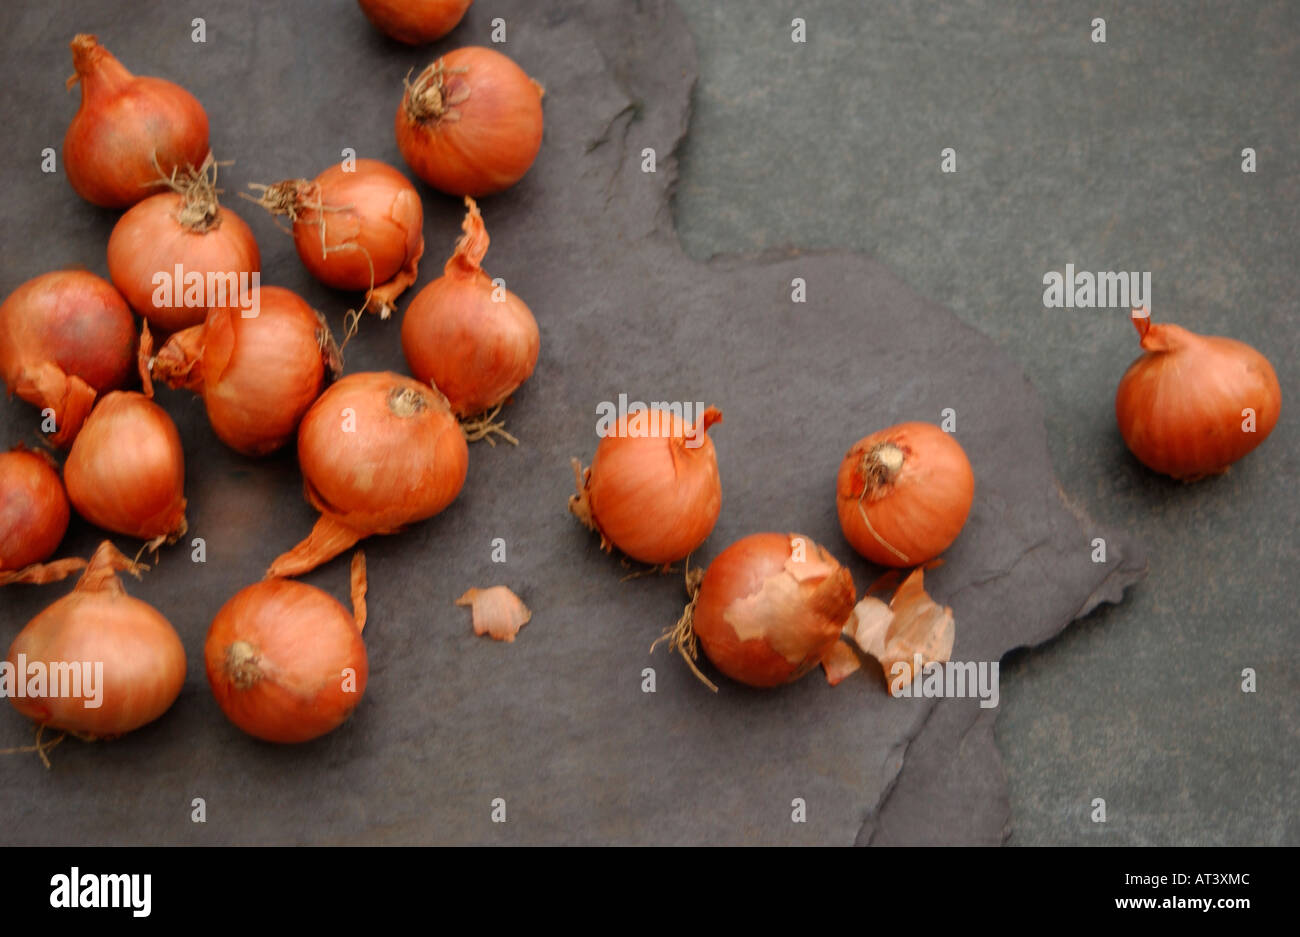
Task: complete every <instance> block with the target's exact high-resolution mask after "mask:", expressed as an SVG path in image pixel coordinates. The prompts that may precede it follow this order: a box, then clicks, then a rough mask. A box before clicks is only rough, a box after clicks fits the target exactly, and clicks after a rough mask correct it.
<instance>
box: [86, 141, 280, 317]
mask: <svg viewBox="0 0 1300 937" xmlns="http://www.w3.org/2000/svg"><path fill="white" fill-rule="evenodd" d="M165 182H166V184H167V186H168V188H170V189H171V191H170V192H160V193H159V194H157V195H151V196H149V197H148V198H146V199H145V200H144V201H142V202H137V203H136V204H135V205H133V206H132V207H131V208H130V209H129V210H128V211H127V212H126V213H125V214H124V215H122V217H121V218H119V219H118V222H117V224H116V225H115V226H114V227H113V233H112V234H111V235H109V238H108V275H109V277H110V278H111V279H112V281H113V285H114V286H116V287H117V288H118V289H119V290H121V291H122V295H123V296H125V297H126V301H127V302H129V303H130V304H131V308H132V309H134V310H135V311H136V312H138V313H140V315H142V316H144V317H145V318H146V319H148V320H149V322H150V324H151V325H153V327H154V328H156V329H158V330H160V331H163V332H174V331H176V330H177V329H184V328H188V327H190V326H193V325H198V324H199V323H201V322H202V321H203V319H204V316H206V315H207V311H208V309H209V308H211V306H217V305H221V304H222V301H223V298H224V299H225V301H228V302H230V303H231V304H234V303H236V302H238V300H239V295H240V291H241V290H243V289H245V287H246V286H247V285H248V284H251V283H252V274H254V273H260V272H261V269H262V255H261V253H260V252H259V251H258V249H257V240H256V239H255V238H254V237H253V232H252V230H251V229H250V228H249V227H248V225H247V224H245V223H244V220H243V219H242V218H240V217H239V216H238V215H236V214H235V213H234V212H233V211H231V210H230V209H229V208H223V207H222V206H221V204H220V203H219V202H218V201H217V193H218V191H219V190H218V189H217V164H216V163H215V162H214V161H213V160H212V156H211V155H210V154H209V156H208V158H207V160H206V161H205V162H204V164H203V165H202V166H201V167H200V168H199V169H197V170H188V169H187V170H184V171H182V172H178V173H176V174H175V175H174V177H172V178H169V179H166V180H165ZM160 274H162V275H165V277H166V279H165V280H164V281H163V282H162V283H159V281H158V279H157V277H158V276H159V275H160ZM178 274H179V276H178ZM196 275H197V277H198V278H200V279H199V280H198V281H192V278H193V277H194V276H196ZM187 280H191V281H192V282H190V283H188V284H187V282H186V281H187ZM200 283H201V284H202V285H201V286H200ZM223 294H224V296H223Z"/></svg>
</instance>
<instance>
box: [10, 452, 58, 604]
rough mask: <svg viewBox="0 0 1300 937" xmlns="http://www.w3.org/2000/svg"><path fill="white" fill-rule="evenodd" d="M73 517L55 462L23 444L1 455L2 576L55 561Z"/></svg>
mask: <svg viewBox="0 0 1300 937" xmlns="http://www.w3.org/2000/svg"><path fill="white" fill-rule="evenodd" d="M69 516H70V512H69V509H68V496H67V495H66V494H65V493H64V491H63V482H62V481H60V480H59V473H58V472H57V471H55V469H54V468H53V466H51V464H50V461H49V459H47V458H46V457H44V456H42V455H40V454H38V453H35V452H31V451H29V450H27V449H24V448H22V447H21V446H19V447H18V448H16V449H11V450H10V451H8V452H0V574H3V573H10V572H14V571H16V570H19V569H22V568H23V567H25V566H30V565H32V564H33V563H40V562H42V561H43V560H47V559H49V558H50V557H51V556H52V555H53V554H54V551H55V550H57V549H58V548H59V543H60V542H61V541H62V540H63V535H64V534H65V533H66V532H67V530H68V519H69ZM0 581H3V578H0Z"/></svg>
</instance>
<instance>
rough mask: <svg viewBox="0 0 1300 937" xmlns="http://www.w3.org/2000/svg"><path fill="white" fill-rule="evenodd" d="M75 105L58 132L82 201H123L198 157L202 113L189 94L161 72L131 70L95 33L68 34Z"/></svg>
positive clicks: (203, 144)
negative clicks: (76, 96)
mask: <svg viewBox="0 0 1300 937" xmlns="http://www.w3.org/2000/svg"><path fill="white" fill-rule="evenodd" d="M72 64H73V66H74V67H75V68H76V74H75V75H73V76H72V77H71V78H69V79H68V88H71V87H72V86H73V85H74V84H76V83H77V82H80V83H81V107H80V108H79V109H78V110H77V114H76V116H75V117H73V118H72V123H71V124H69V125H68V132H67V133H66V134H65V135H64V137H63V168H64V170H65V171H66V172H67V174H68V182H70V183H72V187H73V188H74V189H76V190H77V194H78V195H80V196H81V197H82V198H84V199H86V201H88V202H93V203H95V204H96V205H102V206H103V207H105V208H126V207H127V206H128V205H134V204H135V203H136V202H138V201H140V200H141V199H143V198H145V197H146V196H149V195H152V194H153V193H154V192H155V191H156V190H155V189H154V188H153V183H154V182H155V181H156V180H157V179H158V177H159V175H162V176H170V175H171V174H172V172H173V171H174V170H184V169H186V168H187V167H188V168H193V167H197V166H200V165H202V163H203V160H204V158H205V157H206V156H207V155H208V115H207V114H206V113H205V112H204V110H203V105H201V104H200V103H199V102H198V100H197V99H195V97H194V95H192V94H190V93H189V92H188V91H186V90H185V89H184V88H182V87H181V86H180V85H178V84H175V83H173V82H170V81H165V80H164V79H162V78H148V77H137V76H135V75H133V74H131V73H130V72H129V71H127V69H126V66H124V65H123V64H122V63H121V62H119V61H118V60H117V58H116V57H114V55H113V53H111V52H109V51H108V50H107V49H105V48H104V47H103V46H101V45H100V44H99V42H98V41H97V40H96V39H95V37H94V36H91V35H88V34H86V33H81V34H79V35H77V36H76V37H75V38H74V39H73V40H72Z"/></svg>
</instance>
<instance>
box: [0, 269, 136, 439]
mask: <svg viewBox="0 0 1300 937" xmlns="http://www.w3.org/2000/svg"><path fill="white" fill-rule="evenodd" d="M135 353H136V345H135V320H134V319H133V318H132V317H131V310H130V308H128V307H127V304H126V301H125V300H124V299H123V298H122V296H121V294H119V293H118V292H117V290H115V289H114V288H113V284H111V283H109V282H108V281H107V280H102V279H100V278H99V277H97V276H95V275H94V274H93V273H87V272H86V271H84V270H57V271H55V272H53V273H45V274H42V275H41V276H39V277H36V278H35V279H32V280H28V281H27V282H26V283H24V284H23V285H22V286H20V287H18V289H16V290H14V291H13V292H12V293H10V294H9V297H8V298H7V299H6V300H5V301H4V304H3V305H0V378H3V379H4V382H5V386H6V387H8V389H9V393H10V394H17V395H18V396H19V397H21V398H22V399H23V400H26V401H27V402H28V403H30V404H32V405H34V406H37V407H40V408H41V409H49V410H51V411H52V412H53V416H54V426H55V430H54V432H53V433H52V434H51V436H50V441H51V442H52V443H54V445H56V446H60V447H64V448H66V447H67V446H68V445H69V444H70V443H71V442H72V440H73V439H75V438H76V436H77V433H78V432H79V431H80V430H81V424H82V423H83V422H84V421H85V419H86V415H87V414H88V413H90V408H91V407H92V406H94V403H95V396H96V395H97V394H101V393H103V392H104V391H107V390H113V389H115V388H118V387H121V386H122V385H124V384H125V383H126V382H127V378H128V377H129V376H130V374H131V366H132V364H133V363H134V361H135Z"/></svg>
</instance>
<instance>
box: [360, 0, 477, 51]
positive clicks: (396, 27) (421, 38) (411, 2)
mask: <svg viewBox="0 0 1300 937" xmlns="http://www.w3.org/2000/svg"><path fill="white" fill-rule="evenodd" d="M358 2H359V3H360V4H361V12H362V13H365V14H366V19H368V20H370V22H371V23H373V24H374V27H375V28H376V29H378V30H379V31H380V32H381V33H383V34H384V35H386V36H388V37H390V38H392V39H396V40H397V41H398V42H405V43H406V44H407V45H412V46H418V45H423V44H424V43H426V42H433V40H435V39H441V38H442V37H443V36H445V35H447V33H449V32H451V31H452V30H453V29H455V28H456V24H458V23H459V22H460V21H461V18H462V17H464V15H465V11H466V10H468V9H469V5H470V4H471V3H473V2H474V0H358Z"/></svg>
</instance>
